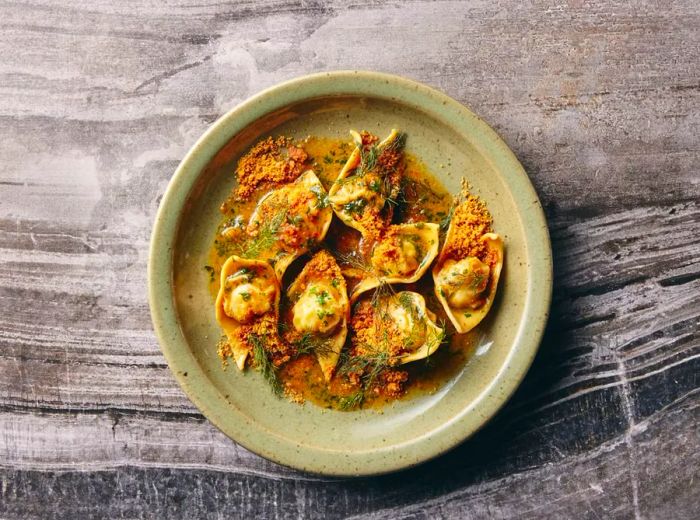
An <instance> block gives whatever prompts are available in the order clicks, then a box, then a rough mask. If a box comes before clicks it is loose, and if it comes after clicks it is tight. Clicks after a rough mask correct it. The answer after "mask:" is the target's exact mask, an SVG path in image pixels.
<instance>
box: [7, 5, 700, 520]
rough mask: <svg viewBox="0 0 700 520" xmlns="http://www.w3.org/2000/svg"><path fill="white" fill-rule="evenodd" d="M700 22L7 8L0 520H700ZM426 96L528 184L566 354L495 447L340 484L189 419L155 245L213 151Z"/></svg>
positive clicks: (644, 11)
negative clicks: (166, 337)
mask: <svg viewBox="0 0 700 520" xmlns="http://www.w3.org/2000/svg"><path fill="white" fill-rule="evenodd" d="M699 27H700V7H699V6H698V4H697V2H696V1H695V0H684V1H683V0H680V1H670V2H653V1H650V2H642V1H624V2H610V1H602V0H601V1H585V0H569V1H568V2H564V1H557V2H554V1H552V2H546V1H542V2H520V1H518V0H488V1H469V2H442V1H439V2H429V1H422V0H418V1H409V2H400V1H390V2H383V1H380V0H374V1H363V0H358V1H353V0H351V1H350V2H348V1H342V2H341V1H336V2H321V1H314V0H309V1H301V2H297V1H291V0H288V1H279V2H271V3H267V2H263V1H261V0H252V1H251V0H249V1H246V2H236V3H230V4H229V3H223V2H221V3H220V2H206V1H201V2H197V3H184V2H167V3H165V2H163V3H161V2H158V1H152V2H112V1H108V0H95V1H93V2H81V3H77V2H76V3H71V2H58V1H43V0H37V1H32V2H26V3H15V2H2V3H1V4H0V28H1V29H2V30H1V31H0V56H2V59H0V517H2V518H32V517H36V518H54V517H55V518H89V517H96V518H98V517H99V518H133V517H167V518H174V517H188V518H194V517H204V516H207V517H210V518H213V517H215V518H273V517H280V518H296V517H304V518H340V517H362V518H376V519H379V518H387V519H393V518H413V519H419V518H426V519H427V518H431V519H432V518H469V519H471V518H499V519H500V518H537V519H542V518H582V519H583V518H591V519H599V518H600V519H607V518H661V519H684V518H685V519H691V518H693V519H695V518H699V517H700V431H699V426H698V424H699V421H698V419H699V418H700V411H699V405H700V399H699V392H698V389H699V388H700V384H699V383H700V382H699V380H698V379H699V378H698V371H699V369H700V333H699V332H698V324H699V317H700V264H699V262H698V257H699V256H700V238H699V231H700V229H699V227H698V223H699V221H700V207H699V206H698V201H699V200H700V175H699V170H700V168H699V167H698V163H700V139H699V138H700V66H699V65H700V33H699V29H698V28H699ZM357 68H359V69H373V70H381V71H385V72H391V73H396V74H400V75H403V76H407V77H409V78H414V79H417V80H419V81H422V82H425V83H427V84H429V85H432V86H434V87H437V88H438V89H441V90H443V91H444V92H446V93H447V94H449V95H451V96H453V97H454V98H456V99H458V100H460V101H462V102H464V103H465V104H467V105H468V106H470V107H471V108H472V109H473V110H474V111H475V112H477V113H478V114H479V115H481V116H482V117H483V118H484V119H485V120H486V121H487V122H489V123H490V124H491V125H492V126H493V127H494V128H496V129H497V130H498V132H499V133H500V134H501V135H502V136H503V138H504V139H505V141H506V142H507V143H508V144H509V145H510V146H511V147H512V149H513V150H514V152H515V153H516V155H517V156H518V157H519V158H520V159H521V161H522V162H523V164H524V166H525V168H526V170H527V171H528V173H529V175H530V178H531V179H532V182H533V183H534V185H535V187H536V189H537V191H538V193H539V195H540V197H541V199H542V203H543V205H544V207H545V209H546V212H547V217H548V219H549V225H550V231H551V235H552V242H553V249H554V256H555V289H554V302H553V306H552V317H551V320H550V323H549V326H548V330H547V333H546V336H545V339H544V342H543V344H542V347H541V349H540V352H539V354H538V356H537V358H536V361H535V363H534V365H533V367H532V369H531V370H530V372H529V374H528V376H527V378H526V380H525V382H524V384H523V385H522V387H521V388H520V390H519V391H518V392H517V394H516V395H515V397H514V398H513V399H512V400H511V402H510V403H509V404H508V405H507V406H506V408H505V409H504V410H503V411H502V412H501V413H500V414H499V415H498V416H497V418H496V419H495V420H494V421H493V422H492V423H491V424H490V425H489V426H488V427H487V428H486V429H485V430H483V431H482V433H480V434H478V435H477V436H476V437H475V438H474V439H472V440H471V441H469V442H466V443H465V444H463V445H462V446H461V447H459V448H458V449H456V450H455V451H453V452H451V453H449V454H448V455H446V456H444V457H442V458H440V459H438V460H436V461H433V462H430V463H428V464H426V465H424V466H421V467H419V468H417V469H414V470H411V471H407V472H404V473H400V474H396V475H389V476H385V477H381V478H371V479H347V480H334V479H324V478H318V477H315V476H311V475H306V474H301V473H298V472H295V471H292V470H290V469H287V468H283V467H280V466H277V465H275V464H273V463H270V462H268V461H266V460H264V459H262V458H259V457H258V456H256V455H253V454H252V453H250V452H248V451H246V450H245V449H243V448H241V447H239V446H237V445H236V444H234V443H233V442H231V441H230V440H228V439H227V438H226V437H225V436H224V435H222V434H221V433H220V432H219V431H218V430H216V429H215V428H214V427H213V426H212V425H211V424H210V423H209V422H208V421H206V420H205V419H204V418H203V417H202V415H200V413H199V412H198V411H197V409H196V408H195V407H194V406H193V405H192V404H191V403H190V402H189V400H188V399H187V398H186V397H185V396H184V394H183V393H182V391H181V390H180V388H179V387H178V385H177V383H176V382H175V380H174V378H173V376H172V375H171V374H170V372H169V370H168V367H167V365H166V363H165V360H164V358H163V356H162V355H161V352H160V350H159V347H158V344H157V342H156V340H155V337H154V334H153V331H152V328H151V322H150V317H149V310H148V305H147V302H146V261H147V251H148V241H149V235H150V231H151V225H152V223H153V220H154V216H155V213H156V209H157V207H158V203H159V201H160V198H161V196H162V194H163V192H164V190H165V187H166V185H167V183H168V180H169V179H170V177H171V175H172V174H173V171H174V169H175V167H176V166H177V164H178V162H179V161H180V159H181V158H182V157H183V155H184V154H185V152H186V151H187V149H188V148H189V147H190V146H191V145H192V144H193V143H194V141H195V140H196V139H197V137H199V135H200V134H201V133H202V132H203V131H204V129H205V128H206V127H207V126H208V125H209V124H210V123H211V122H212V121H214V120H215V119H216V118H217V117H218V116H220V115H221V114H223V113H224V112H225V111H226V110H228V109H229V108H231V107H233V106H234V105H236V104H237V103H238V102H240V101H242V100H243V99H245V98H247V97H248V96H250V95H252V94H254V93H255V92H257V91H259V90H261V89H262V88H264V87H267V86H270V85H273V84H275V83H277V82H279V81H281V80H284V79H288V78H292V77H295V76H298V75H302V74H305V73H309V72H314V71H325V70H331V69H357Z"/></svg>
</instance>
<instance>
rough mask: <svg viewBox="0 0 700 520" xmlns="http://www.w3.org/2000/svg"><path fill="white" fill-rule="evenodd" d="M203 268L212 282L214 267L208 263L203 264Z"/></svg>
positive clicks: (214, 275) (214, 277)
mask: <svg viewBox="0 0 700 520" xmlns="http://www.w3.org/2000/svg"><path fill="white" fill-rule="evenodd" d="M204 269H205V271H206V272H208V273H209V282H213V281H214V280H216V269H214V268H213V267H212V266H210V265H205V266H204Z"/></svg>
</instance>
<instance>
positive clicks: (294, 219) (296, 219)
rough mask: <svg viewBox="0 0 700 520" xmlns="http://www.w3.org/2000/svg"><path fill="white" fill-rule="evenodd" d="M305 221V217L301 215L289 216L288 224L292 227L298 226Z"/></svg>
mask: <svg viewBox="0 0 700 520" xmlns="http://www.w3.org/2000/svg"><path fill="white" fill-rule="evenodd" d="M303 221H304V217H302V216H301V215H287V222H288V223H289V224H291V225H292V226H298V225H299V224H301V223H302V222H303Z"/></svg>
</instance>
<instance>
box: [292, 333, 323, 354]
mask: <svg viewBox="0 0 700 520" xmlns="http://www.w3.org/2000/svg"><path fill="white" fill-rule="evenodd" d="M293 345H294V347H295V348H296V349H297V354H296V355H297V356H301V355H304V354H318V355H320V356H325V355H328V354H332V353H333V345H332V344H331V342H330V341H329V340H327V339H326V340H323V339H319V338H316V337H314V335H313V334H311V333H310V332H305V333H304V334H302V335H301V337H300V338H299V339H298V340H296V341H294V343H293Z"/></svg>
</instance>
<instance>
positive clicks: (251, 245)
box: [235, 211, 287, 258]
mask: <svg viewBox="0 0 700 520" xmlns="http://www.w3.org/2000/svg"><path fill="white" fill-rule="evenodd" d="M286 217H287V212H286V211H281V212H279V213H277V214H276V215H274V216H273V217H272V218H271V219H270V220H269V221H267V222H265V223H264V224H263V225H262V226H261V227H260V229H258V233H257V234H256V235H255V236H254V237H250V238H249V239H248V240H246V241H245V242H244V243H242V244H236V250H235V253H236V254H237V255H238V256H240V257H243V258H257V257H259V256H260V255H261V254H262V253H264V252H265V251H267V250H269V249H270V247H272V246H273V245H274V244H275V242H277V233H278V232H279V229H280V226H281V225H282V222H284V221H285V219H286Z"/></svg>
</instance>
